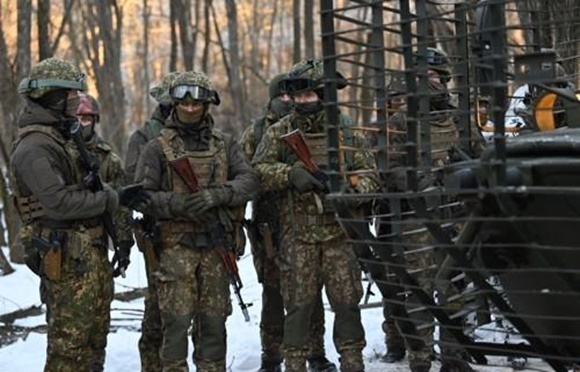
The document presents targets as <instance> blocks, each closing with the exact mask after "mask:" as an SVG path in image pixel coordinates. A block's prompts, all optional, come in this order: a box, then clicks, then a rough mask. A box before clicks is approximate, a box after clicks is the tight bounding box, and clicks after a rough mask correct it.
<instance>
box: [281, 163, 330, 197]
mask: <svg viewBox="0 0 580 372" xmlns="http://www.w3.org/2000/svg"><path fill="white" fill-rule="evenodd" d="M288 182H290V184H291V185H292V186H294V188H295V189H296V190H298V192H307V191H312V190H314V191H323V190H324V185H323V184H322V182H320V181H319V180H317V179H316V177H314V176H313V175H312V174H310V172H308V171H307V170H306V169H304V168H302V167H294V168H292V169H290V172H288Z"/></svg>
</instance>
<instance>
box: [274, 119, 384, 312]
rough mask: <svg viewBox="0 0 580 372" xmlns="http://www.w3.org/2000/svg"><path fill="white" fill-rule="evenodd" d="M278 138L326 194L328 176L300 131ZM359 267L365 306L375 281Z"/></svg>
mask: <svg viewBox="0 0 580 372" xmlns="http://www.w3.org/2000/svg"><path fill="white" fill-rule="evenodd" d="M280 138H282V139H283V140H284V142H285V143H286V145H287V146H288V147H289V148H290V150H292V152H293V153H294V154H295V155H296V157H297V158H298V160H300V162H301V163H302V164H303V165H304V167H305V168H306V170H307V171H308V172H310V174H312V175H313V176H314V177H315V178H316V179H317V180H319V181H320V182H321V183H322V184H323V185H324V187H325V192H326V193H328V191H329V190H328V180H329V178H328V175H327V174H326V173H324V172H323V171H322V169H320V167H319V166H318V164H316V163H315V162H314V160H312V155H311V153H310V148H308V145H307V144H306V141H305V140H304V136H303V135H302V131H300V129H298V128H296V129H294V130H293V131H292V132H290V133H287V134H285V135H283V136H281V137H280ZM337 203H340V202H339V201H337V202H336V203H334V206H335V208H336V207H337ZM341 206H342V204H341ZM339 222H340V221H339ZM341 226H342V227H343V230H344V227H345V226H343V224H342V223H341ZM345 231H346V232H348V230H345ZM349 238H352V236H349ZM355 248H356V246H355ZM357 256H359V255H357ZM359 257H360V256H359ZM359 265H360V267H361V269H362V271H363V273H364V275H365V278H366V280H367V283H368V284H367V288H366V293H365V297H364V303H365V304H366V303H368V301H369V298H370V296H371V295H374V293H373V292H372V291H371V287H372V286H373V283H374V282H375V281H374V279H373V277H372V275H371V273H370V271H369V268H368V267H367V265H366V264H364V263H362V262H360V260H359Z"/></svg>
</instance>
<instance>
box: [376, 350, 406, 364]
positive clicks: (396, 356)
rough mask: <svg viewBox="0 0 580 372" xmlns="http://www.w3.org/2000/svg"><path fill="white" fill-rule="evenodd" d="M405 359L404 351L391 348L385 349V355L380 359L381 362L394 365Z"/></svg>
mask: <svg viewBox="0 0 580 372" xmlns="http://www.w3.org/2000/svg"><path fill="white" fill-rule="evenodd" d="M403 359H405V349H401V348H391V349H387V353H386V354H385V355H383V356H382V357H381V362H384V363H396V362H400V361H401V360H403Z"/></svg>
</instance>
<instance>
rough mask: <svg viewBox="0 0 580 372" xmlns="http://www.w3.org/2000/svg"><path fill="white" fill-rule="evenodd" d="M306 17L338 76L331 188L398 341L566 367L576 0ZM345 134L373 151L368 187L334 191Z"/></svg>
mask: <svg viewBox="0 0 580 372" xmlns="http://www.w3.org/2000/svg"><path fill="white" fill-rule="evenodd" d="M320 16H321V28H322V34H321V37H322V49H323V50H322V52H323V61H324V69H325V75H326V76H337V75H336V72H337V71H339V72H341V73H342V75H343V76H345V77H346V79H347V80H348V83H349V88H348V89H345V90H343V91H340V92H338V91H337V87H336V81H335V80H333V79H328V80H327V81H326V84H325V88H324V89H325V91H324V97H325V110H326V114H327V116H328V120H329V122H330V123H331V124H330V125H328V127H327V135H328V158H329V164H330V167H329V169H328V170H327V174H328V176H329V184H330V190H331V197H332V198H333V200H334V201H335V205H336V209H337V217H338V219H339V221H340V223H341V226H342V227H343V229H344V230H345V232H346V234H347V236H348V237H349V239H350V241H351V242H352V245H353V247H354V249H355V251H356V253H357V255H358V257H359V261H360V263H361V266H362V267H363V268H364V270H365V272H366V274H367V275H368V276H369V280H372V281H373V282H374V283H376V285H377V287H378V288H379V290H380V292H381V294H382V295H383V298H384V299H385V301H386V303H387V305H386V306H387V307H389V308H391V315H392V317H393V318H395V320H396V322H397V324H398V329H399V330H400V331H401V332H402V333H403V334H404V337H405V338H406V340H407V341H408V342H409V344H411V345H414V347H416V348H417V349H420V348H425V347H426V348H428V349H435V350H436V352H435V354H437V355H438V356H440V357H441V358H442V359H445V358H451V359H457V360H463V361H467V362H470V363H478V364H487V363H489V357H490V356H494V357H497V356H507V357H508V358H510V359H511V360H518V358H519V359H520V360H521V359H522V358H523V359H524V360H525V359H538V360H542V361H543V363H545V364H547V365H549V366H550V367H551V368H552V369H553V370H555V371H567V370H568V369H570V368H580V367H579V366H580V248H579V247H580V235H578V234H577V231H580V182H579V181H580V157H579V156H578V155H579V152H580V101H579V97H580V96H579V95H578V91H577V90H576V87H577V86H578V83H579V75H578V72H579V70H580V3H578V2H574V1H567V0H563V1H561V2H555V1H551V2H546V1H543V0H483V1H442V0H438V1H431V0H384V1H378V0H350V1H343V2H341V1H332V0H321V14H320ZM339 112H341V113H347V114H349V115H350V116H351V117H353V119H354V120H353V122H354V124H353V125H352V126H350V127H349V128H348V129H347V128H344V127H341V126H340V125H339V124H338V122H339V121H338V115H339ZM450 123H452V125H450ZM345 130H349V131H355V132H357V131H358V132H360V133H363V134H364V135H365V137H366V138H367V140H368V149H369V150H370V151H372V152H373V153H374V154H375V157H376V167H377V172H378V174H379V176H380V180H381V189H380V190H377V192H376V193H372V194H364V195H361V194H354V195H353V194H346V193H344V192H343V191H342V190H344V186H345V183H346V182H348V180H349V179H352V177H356V174H355V172H350V171H349V169H344V167H341V166H340V165H341V164H343V163H344V161H343V160H342V159H343V157H345V156H347V155H346V154H348V153H349V152H353V151H357V150H356V149H355V148H353V147H351V146H350V145H349V143H346V142H345V139H344V136H343V135H342V133H343V132H344V131H345ZM352 198H357V199H360V200H361V201H364V202H366V204H372V208H368V210H367V211H366V212H365V213H364V215H361V214H360V213H355V212H354V211H353V210H350V209H349V208H347V207H346V205H347V204H348V203H344V201H346V200H347V199H352ZM500 322H501V323H503V324H504V325H507V326H504V327H500V329H498V327H497V325H498V324H499V323H500ZM434 327H436V329H438V332H435V333H438V336H433V335H432V333H433V329H434ZM491 331H493V332H499V333H501V334H503V337H502V340H501V341H491V340H488V339H486V338H485V337H483V336H482V334H485V333H486V332H491ZM508 339H509V340H517V342H510V341H509V340H508Z"/></svg>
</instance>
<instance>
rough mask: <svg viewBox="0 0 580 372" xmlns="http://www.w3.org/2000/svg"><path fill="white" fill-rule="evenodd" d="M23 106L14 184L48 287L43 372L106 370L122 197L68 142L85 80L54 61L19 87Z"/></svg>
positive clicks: (31, 245) (34, 71) (30, 246)
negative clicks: (115, 216) (110, 248)
mask: <svg viewBox="0 0 580 372" xmlns="http://www.w3.org/2000/svg"><path fill="white" fill-rule="evenodd" d="M18 89H19V93H20V94H21V95H22V96H23V97H24V99H25V101H26V102H25V107H24V109H23V111H22V113H21V115H20V117H19V119H18V125H19V130H18V136H17V138H16V140H15V142H14V143H13V150H12V155H11V171H12V182H13V183H12V185H14V192H15V196H16V203H17V206H18V211H19V214H20V217H21V219H22V221H23V225H24V229H27V230H29V231H30V232H31V234H30V236H31V239H30V240H28V241H26V242H25V243H26V245H27V247H28V248H27V251H28V253H31V252H32V253H33V255H32V257H35V259H36V261H37V262H36V267H37V269H38V271H37V272H38V273H39V274H40V275H41V276H42V277H43V279H44V280H45V282H46V287H47V301H48V307H49V309H50V312H49V313H48V322H47V323H48V336H47V339H48V340H47V342H48V347H47V358H46V364H45V368H44V371H45V372H53V371H54V372H57V371H58V372H67V371H71V372H72V371H86V372H88V371H102V370H103V364H104V359H105V347H106V344H107V333H108V328H109V320H110V306H109V305H110V301H111V297H112V291H113V288H112V280H111V275H112V268H111V265H110V264H109V261H108V255H107V241H108V240H107V237H106V235H105V230H104V226H103V219H102V215H103V213H105V212H109V213H112V212H115V211H116V209H117V205H118V195H117V193H116V192H115V191H114V190H113V189H112V188H111V187H110V186H108V185H106V184H105V189H104V190H103V191H96V192H93V191H91V190H89V189H88V188H87V186H86V185H85V183H84V182H83V177H84V176H85V175H86V174H87V170H86V169H82V168H81V164H80V163H79V161H78V156H79V154H78V149H77V148H76V146H75V145H74V143H73V142H72V141H70V140H69V138H70V129H71V125H72V124H74V123H75V122H76V111H77V106H78V104H79V93H78V92H79V91H83V90H84V89H85V83H84V75H83V74H81V73H80V72H79V71H78V70H77V69H76V68H75V67H74V66H73V65H71V64H70V63H68V62H66V61H63V60H60V59H56V58H49V59H45V60H43V61H41V62H40V63H38V64H37V65H35V66H34V67H33V68H32V69H31V71H30V75H29V77H27V78H24V79H23V80H22V81H21V83H20V85H19V88H18Z"/></svg>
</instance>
